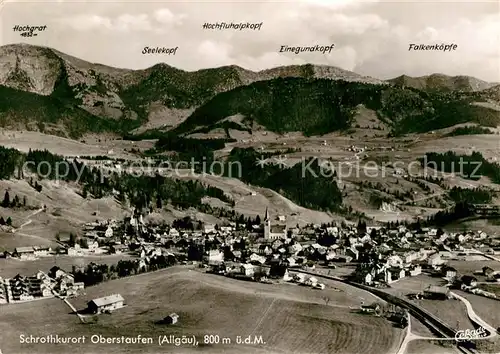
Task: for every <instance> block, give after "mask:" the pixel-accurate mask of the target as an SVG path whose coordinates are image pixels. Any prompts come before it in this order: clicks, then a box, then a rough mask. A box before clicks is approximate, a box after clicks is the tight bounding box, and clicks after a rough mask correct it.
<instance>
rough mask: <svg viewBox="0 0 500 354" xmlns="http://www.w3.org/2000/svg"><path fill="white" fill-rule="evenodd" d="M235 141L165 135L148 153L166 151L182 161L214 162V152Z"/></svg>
mask: <svg viewBox="0 0 500 354" xmlns="http://www.w3.org/2000/svg"><path fill="white" fill-rule="evenodd" d="M235 141H236V140H234V139H195V138H184V137H180V136H177V135H174V134H165V135H163V136H161V137H160V138H159V139H158V141H157V142H156V143H155V147H154V148H153V149H151V150H148V151H147V152H146V153H149V154H157V153H161V152H165V151H175V152H177V153H178V154H179V155H180V160H182V161H190V160H191V159H194V160H195V161H197V162H200V163H201V162H203V161H208V162H210V161H213V152H214V151H216V150H220V149H223V148H224V147H225V146H226V143H228V142H235Z"/></svg>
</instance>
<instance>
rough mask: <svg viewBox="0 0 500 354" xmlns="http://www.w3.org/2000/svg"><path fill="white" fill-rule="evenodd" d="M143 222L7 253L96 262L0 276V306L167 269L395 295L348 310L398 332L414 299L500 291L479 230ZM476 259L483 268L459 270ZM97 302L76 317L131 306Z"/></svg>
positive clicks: (71, 294)
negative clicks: (114, 260)
mask: <svg viewBox="0 0 500 354" xmlns="http://www.w3.org/2000/svg"><path fill="white" fill-rule="evenodd" d="M144 220H145V218H144V215H143V214H142V213H141V212H139V211H136V210H132V212H131V215H130V216H129V217H126V218H125V219H123V220H108V221H96V222H93V223H88V224H85V225H84V227H83V229H82V236H79V237H76V236H75V235H70V237H69V238H67V239H61V238H59V240H58V244H59V245H60V246H59V247H57V248H56V249H52V248H50V247H36V246H32V247H18V248H15V249H13V250H12V251H10V252H8V251H6V252H5V254H4V257H5V258H6V260H0V261H13V260H15V261H17V262H35V263H36V262H37V260H40V259H44V258H45V259H47V258H49V259H50V258H53V259H54V260H57V259H58V258H76V257H83V258H85V257H86V256H96V255H99V257H100V260H101V262H99V263H94V262H89V263H88V264H84V265H82V266H81V267H78V266H75V265H73V266H72V267H71V268H70V269H61V268H60V267H58V266H56V265H54V266H53V267H51V268H50V269H40V270H39V271H38V272H36V273H35V274H22V275H21V274H17V275H15V276H14V277H11V278H7V277H5V278H3V279H2V278H0V282H1V286H0V303H3V304H10V303H12V304H14V303H20V302H28V301H34V300H39V299H43V298H49V297H57V298H60V299H62V300H64V301H65V302H67V303H68V305H70V306H72V305H71V304H70V302H69V301H68V300H70V299H72V298H78V297H85V290H86V288H87V287H89V286H90V287H91V286H93V285H96V284H99V283H101V282H106V281H108V280H112V279H117V278H123V277H129V276H133V275H137V274H142V273H148V272H154V271H158V270H160V269H163V268H167V267H174V266H175V267H186V268H189V269H190V271H194V272H199V273H206V274H216V275H220V276H225V277H229V278H232V279H234V280H235V281H251V282H259V283H262V284H275V285H276V284H278V285H279V284H283V285H282V286H285V285H284V284H296V285H298V286H302V287H306V288H310V289H311V291H320V292H321V291H323V290H325V288H328V287H330V288H332V289H333V290H336V291H342V290H340V289H337V288H336V287H335V286H334V285H332V284H335V283H331V280H333V281H338V282H346V283H348V284H351V285H354V286H357V287H360V288H362V289H365V290H368V291H371V292H375V293H376V294H377V295H379V296H381V294H382V296H383V297H394V296H396V297H397V299H398V301H399V303H398V302H397V301H389V302H392V304H393V305H392V307H391V309H390V310H389V312H387V311H388V310H387V308H386V309H385V310H382V307H383V306H384V305H383V301H381V302H377V301H375V302H371V303H365V302H364V301H360V303H359V307H357V308H355V307H352V308H351V309H352V310H353V311H358V312H361V313H369V314H372V315H376V316H380V315H382V314H384V317H387V318H390V319H391V321H393V322H395V323H396V324H397V326H401V327H402V328H404V327H406V326H408V318H407V315H406V313H407V311H408V306H412V305H408V303H412V301H413V302H414V301H417V303H418V301H420V300H426V301H439V300H440V301H455V300H456V299H459V298H461V296H455V295H456V294H455V293H454V292H455V291H456V290H459V291H462V292H469V293H471V294H474V295H477V296H481V297H485V298H490V299H494V300H496V301H500V291H498V290H500V286H498V285H495V284H499V283H500V258H497V257H496V256H495V254H497V253H498V251H499V250H500V241H499V240H498V239H495V238H494V237H492V235H487V234H486V233H485V232H481V231H479V232H473V231H465V232H462V233H459V232H457V233H452V232H446V231H443V230H442V229H436V228H427V227H420V226H418V225H417V226H416V228H413V229H412V228H410V227H409V226H405V225H398V224H397V223H395V224H389V225H387V226H386V227H381V226H367V225H366V223H365V222H363V221H360V222H358V223H357V224H356V223H351V224H347V223H344V222H343V223H341V224H333V223H332V224H323V225H312V224H311V225H306V226H303V227H299V226H298V225H297V226H296V227H287V223H286V217H285V216H282V215H271V214H270V213H269V212H268V210H267V209H266V210H265V212H264V213H263V217H262V219H261V218H260V217H257V218H255V219H252V218H248V219H246V220H245V219H242V220H241V222H240V223H238V222H228V223H226V224H223V225H218V224H216V225H213V224H206V223H205V224H204V223H201V222H194V221H193V220H191V219H190V218H189V217H186V218H183V219H179V220H176V221H174V222H173V223H172V224H166V223H164V224H162V223H160V224H158V223H155V224H153V223H150V222H145V221H144ZM114 256H123V257H124V258H122V259H120V260H119V261H118V262H117V263H115V264H111V262H109V261H105V260H106V257H114ZM102 260H104V261H105V262H102ZM478 261H484V262H485V264H489V266H484V267H482V268H480V269H473V268H471V267H467V264H468V263H473V264H478ZM0 275H1V274H0ZM412 279H413V280H412ZM414 279H418V281H414ZM400 284H403V285H402V286H399V285H400ZM409 286H413V287H412V288H411V289H410V288H409ZM409 290H411V291H409ZM384 294H385V295H384ZM102 295H103V296H102V297H100V298H94V299H87V308H86V309H76V308H75V309H74V310H75V313H76V314H77V315H78V316H82V314H85V313H87V314H101V313H111V312H113V311H115V310H118V309H120V308H122V307H123V306H125V304H128V305H130V306H134V304H133V303H128V302H127V299H126V298H124V297H123V296H122V295H121V294H102ZM323 300H324V301H325V303H326V304H328V303H329V301H334V300H331V299H330V298H329V297H328V296H325V297H323ZM389 300H390V299H389ZM395 303H397V305H394V304H395ZM417 303H415V304H417ZM428 304H429V302H426V303H424V304H423V303H422V302H420V303H418V306H419V307H421V310H422V311H429V312H432V308H433V307H435V305H431V306H430V307H429V306H428ZM413 306H414V305H413ZM426 307H427V310H426ZM172 310H173V311H175V309H172ZM387 313H389V315H388V316H386V315H387ZM169 316H170V317H168V316H167V317H168V318H167V317H166V318H165V319H164V320H166V321H170V323H177V321H182V318H179V315H178V314H176V313H175V312H172V314H170V315H169ZM430 316H432V314H431V315H430ZM82 318H83V317H82ZM445 322H446V320H445ZM448 324H449V321H448ZM458 325H459V324H458ZM496 325H497V326H499V327H500V324H499V323H496ZM450 327H454V326H450ZM454 329H455V330H458V329H460V328H454Z"/></svg>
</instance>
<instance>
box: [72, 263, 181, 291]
mask: <svg viewBox="0 0 500 354" xmlns="http://www.w3.org/2000/svg"><path fill="white" fill-rule="evenodd" d="M175 263H176V260H175V257H174V256H163V255H161V256H153V257H150V258H149V259H148V261H147V263H143V264H141V262H140V260H139V259H133V260H120V261H118V263H117V264H112V265H111V266H108V265H107V264H96V263H93V262H92V263H90V264H88V265H87V267H86V268H85V269H83V270H82V269H77V268H76V267H75V266H73V269H72V272H71V273H72V274H73V276H74V278H75V282H83V283H84V284H85V286H92V285H96V284H99V283H102V282H104V281H107V280H111V279H117V278H123V277H128V276H131V275H136V274H140V273H147V272H151V271H155V270H159V269H163V268H167V267H170V266H172V265H174V264H175Z"/></svg>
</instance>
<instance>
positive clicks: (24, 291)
mask: <svg viewBox="0 0 500 354" xmlns="http://www.w3.org/2000/svg"><path fill="white" fill-rule="evenodd" d="M83 287H84V285H83V283H78V282H75V281H74V279H73V276H72V275H71V274H69V273H66V272H64V271H63V270H61V269H60V268H59V267H52V269H51V270H50V272H49V274H46V273H44V272H42V271H38V272H37V273H36V274H35V275H32V276H21V275H19V274H18V275H16V276H15V277H13V278H7V279H2V278H0V304H1V303H4V304H6V303H17V302H26V301H33V300H36V299H42V298H48V297H53V296H75V295H77V294H78V293H79V291H81V290H82V289H83Z"/></svg>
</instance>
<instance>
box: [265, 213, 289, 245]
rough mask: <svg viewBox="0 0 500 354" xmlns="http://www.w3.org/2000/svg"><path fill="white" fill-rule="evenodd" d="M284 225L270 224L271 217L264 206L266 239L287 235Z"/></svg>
mask: <svg viewBox="0 0 500 354" xmlns="http://www.w3.org/2000/svg"><path fill="white" fill-rule="evenodd" d="M287 231H288V230H287V227H286V225H273V224H271V218H270V217H269V211H268V210H267V208H266V214H265V216H264V239H266V240H276V239H280V238H286V236H287Z"/></svg>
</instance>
